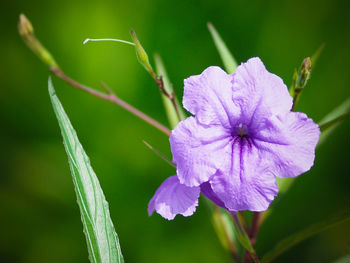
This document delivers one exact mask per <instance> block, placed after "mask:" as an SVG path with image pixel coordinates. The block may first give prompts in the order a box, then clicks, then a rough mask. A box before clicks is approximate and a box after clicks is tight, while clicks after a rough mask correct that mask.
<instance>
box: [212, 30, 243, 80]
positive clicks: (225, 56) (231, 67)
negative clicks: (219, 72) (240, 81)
mask: <svg viewBox="0 0 350 263" xmlns="http://www.w3.org/2000/svg"><path fill="white" fill-rule="evenodd" d="M208 29H209V31H210V34H211V36H212V37H213V40H214V43H215V46H216V48H217V50H218V51H219V54H220V57H221V59H222V62H223V63H224V66H225V69H226V72H227V73H229V74H231V73H233V72H235V70H236V68H237V62H236V60H235V59H234V57H233V56H232V54H231V52H230V50H229V49H228V48H227V46H226V44H225V42H224V41H223V40H222V38H221V37H220V35H219V33H218V32H217V31H216V29H215V27H214V26H213V25H212V24H211V23H208Z"/></svg>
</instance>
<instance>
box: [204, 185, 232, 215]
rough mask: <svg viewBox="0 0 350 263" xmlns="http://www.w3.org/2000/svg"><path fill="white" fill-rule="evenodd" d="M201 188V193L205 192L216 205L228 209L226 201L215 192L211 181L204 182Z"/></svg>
mask: <svg viewBox="0 0 350 263" xmlns="http://www.w3.org/2000/svg"><path fill="white" fill-rule="evenodd" d="M200 188H201V194H203V195H204V196H205V197H206V198H208V199H209V200H211V201H212V202H214V203H215V204H216V205H218V206H220V207H222V208H225V209H227V208H226V206H225V204H224V202H223V201H222V200H221V199H220V198H219V197H218V196H217V195H216V194H215V193H214V191H213V189H212V188H211V185H210V183H209V182H205V183H202V184H201V185H200Z"/></svg>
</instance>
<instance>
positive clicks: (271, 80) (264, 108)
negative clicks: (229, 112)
mask: <svg viewBox="0 0 350 263" xmlns="http://www.w3.org/2000/svg"><path fill="white" fill-rule="evenodd" d="M232 83H233V97H232V99H233V102H234V104H235V105H237V106H238V107H239V108H240V111H241V116H240V118H241V122H243V123H244V124H246V125H253V127H250V128H253V129H254V126H255V125H258V124H259V121H260V120H261V119H263V118H268V117H269V116H271V115H276V114H285V113H286V112H288V111H290V109H291V107H292V103H293V99H292V97H291V96H290V94H289V92H288V89H287V87H286V85H285V84H284V83H283V81H282V79H281V78H280V77H278V76H276V75H274V74H272V73H270V72H268V71H267V70H266V68H265V66H264V64H263V63H262V62H261V60H260V59H259V58H257V57H256V58H251V59H249V60H248V61H247V62H246V63H242V64H241V65H240V66H239V67H238V68H237V70H236V72H235V73H234V74H233V81H232Z"/></svg>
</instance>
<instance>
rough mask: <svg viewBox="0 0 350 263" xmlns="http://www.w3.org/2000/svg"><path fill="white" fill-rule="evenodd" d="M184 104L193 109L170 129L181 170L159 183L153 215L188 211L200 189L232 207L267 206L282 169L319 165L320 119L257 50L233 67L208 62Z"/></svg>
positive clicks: (188, 83)
mask: <svg viewBox="0 0 350 263" xmlns="http://www.w3.org/2000/svg"><path fill="white" fill-rule="evenodd" d="M183 105H184V107H185V108H186V109H187V110H188V111H189V112H190V113H192V114H194V115H195V117H189V118H187V119H186V120H184V121H181V122H180V123H179V124H178V125H177V126H176V128H175V129H174V130H173V131H172V133H171V136H170V144H171V151H172V154H173V160H174V163H175V164H176V166H177V175H176V176H172V177H169V178H168V179H167V180H165V182H164V183H163V184H162V185H161V186H160V187H159V189H158V190H157V191H156V193H155V195H154V196H153V198H152V200H151V201H150V203H149V209H148V213H149V214H150V215H151V214H152V213H153V211H154V210H156V211H157V212H158V213H159V214H160V215H162V216H163V217H165V218H167V219H173V218H174V217H175V215H176V214H182V215H184V216H190V215H192V214H193V213H194V211H195V208H196V206H197V204H198V197H199V193H202V194H203V195H205V196H206V197H207V198H209V199H210V200H212V201H213V202H214V203H216V204H217V205H219V206H221V207H224V208H226V209H227V210H230V211H241V210H250V211H265V210H266V209H267V208H268V207H269V204H270V203H271V202H272V200H273V199H274V197H275V196H276V195H277V192H278V188H277V185H276V176H278V177H295V176H298V175H300V174H302V173H304V172H306V171H308V170H309V169H310V168H311V166H312V165H313V162H314V158H315V147H316V144H317V142H318V139H319V136H320V130H319V128H318V125H317V124H315V123H314V122H313V121H312V120H311V119H309V118H308V117H307V116H306V115H305V114H304V113H299V112H292V111H291V107H292V98H291V96H290V95H289V92H288V89H287V87H286V86H285V85H284V83H283V81H282V79H281V78H279V77H278V76H276V75H274V74H272V73H270V72H268V71H267V70H266V68H265V66H264V64H263V63H262V62H261V60H260V59H259V58H251V59H249V60H248V61H247V62H246V63H242V64H241V65H240V66H239V67H238V68H237V70H236V72H235V73H233V74H227V73H226V72H224V71H223V70H221V69H220V68H219V67H209V68H207V69H206V70H205V71H204V72H203V73H202V74H200V75H197V76H192V77H189V78H188V79H186V80H185V87H184V97H183Z"/></svg>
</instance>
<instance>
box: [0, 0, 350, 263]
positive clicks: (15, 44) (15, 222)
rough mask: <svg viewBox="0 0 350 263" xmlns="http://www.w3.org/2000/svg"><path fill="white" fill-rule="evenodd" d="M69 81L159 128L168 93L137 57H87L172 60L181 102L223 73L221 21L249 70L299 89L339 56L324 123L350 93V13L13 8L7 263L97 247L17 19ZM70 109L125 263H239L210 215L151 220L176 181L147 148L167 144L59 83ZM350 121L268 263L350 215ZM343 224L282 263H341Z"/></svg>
mask: <svg viewBox="0 0 350 263" xmlns="http://www.w3.org/2000/svg"><path fill="white" fill-rule="evenodd" d="M21 12H23V13H25V14H26V15H27V16H28V18H29V19H30V20H31V21H32V23H33V25H34V27H35V31H36V34H37V36H38V38H39V39H41V41H42V43H43V44H44V45H45V46H46V47H47V48H48V49H49V50H50V51H51V53H52V54H53V55H54V57H55V58H56V60H57V62H58V63H59V65H61V67H62V68H63V70H65V71H66V72H67V73H68V74H69V75H70V76H72V77H73V78H75V79H77V80H78V81H81V82H83V83H85V84H87V85H91V86H93V87H98V86H99V81H100V80H104V81H105V82H106V83H108V84H109V85H110V86H111V87H113V90H114V91H115V92H116V93H117V94H118V95H119V96H120V97H121V98H123V99H124V100H126V101H128V102H130V103H131V104H133V105H134V106H136V107H138V108H139V109H141V110H142V111H144V112H145V113H147V114H149V115H151V116H153V117H154V118H156V119H157V120H159V121H160V122H162V123H164V124H167V120H166V117H165V114H164V111H163V106H162V104H161V101H160V95H159V92H158V90H157V88H156V86H155V85H154V83H153V81H152V79H151V78H150V77H149V76H148V75H147V73H146V72H145V71H144V69H143V68H142V67H141V66H140V65H139V64H138V62H137V59H136V56H135V52H134V50H133V48H132V47H130V46H127V45H123V44H116V43H112V42H111V43H88V44H87V45H85V46H83V45H82V41H83V40H84V39H85V38H86V37H114V38H121V39H126V40H130V35H129V30H130V29H131V28H133V29H135V31H136V32H137V33H138V37H139V39H140V40H141V41H142V43H143V45H144V47H145V48H146V50H147V51H148V52H149V53H150V54H152V53H154V52H159V53H160V54H161V56H162V58H163V60H164V62H165V65H166V67H167V70H168V73H169V76H170V79H171V81H172V82H173V84H174V87H175V89H176V91H177V93H178V96H179V97H180V98H181V96H182V88H183V79H184V78H186V77H188V76H190V75H194V74H199V73H200V72H202V71H203V70H204V69H205V68H206V67H208V66H210V65H220V66H222V64H221V61H220V58H219V56H218V54H217V52H216V49H215V47H214V44H213V42H212V40H211V37H210V35H209V33H208V30H207V27H206V23H207V22H208V21H211V22H212V23H213V24H214V25H215V26H216V28H217V29H218V31H219V32H220V33H221V35H222V37H223V38H224V39H225V41H226V43H227V45H228V46H229V48H230V49H231V51H232V52H233V53H234V55H235V57H236V58H237V60H238V61H239V62H242V61H246V60H247V59H248V58H250V57H253V56H259V57H261V58H262V60H263V61H264V63H265V65H266V67H267V69H268V70H269V71H271V72H273V73H276V74H278V75H279V76H281V77H282V78H283V79H284V81H285V83H286V84H287V85H289V84H290V82H291V77H292V73H293V70H294V68H295V67H298V66H299V65H300V63H301V61H302V59H303V58H304V57H306V56H310V55H311V54H312V53H313V52H314V51H315V50H316V49H317V48H318V47H319V46H320V45H321V43H323V42H324V43H326V48H325V50H324V52H323V54H322V55H321V57H320V59H319V61H318V64H317V66H316V68H315V70H314V72H313V75H312V78H311V80H310V82H309V85H308V86H307V89H306V90H305V92H304V94H303V96H302V98H301V100H300V103H299V105H298V108H297V110H300V111H304V112H306V113H307V114H308V115H309V116H311V117H312V118H313V119H314V120H316V121H318V120H320V119H321V118H322V117H323V116H324V115H325V114H327V113H328V112H329V111H330V110H331V109H333V108H334V107H336V106H337V105H338V104H340V103H341V102H342V101H343V100H344V99H345V98H346V97H348V96H349V94H350V92H349V89H350V84H349V83H350V74H349V69H350V52H349V46H350V16H349V14H348V13H349V4H348V1H346V0H343V1H341V0H317V1H316V0H311V1H304V0H294V1H281V0H251V1H243V0H231V1H190V0H177V1H164V0H150V1H142V0H130V1H125V0H123V1H118V0H114V1H112V0H102V1H92V0H84V1H83V0H77V1H68V0H60V1H58V0H54V1H39V0H31V1H24V0H23V1H21V0H13V1H1V3H0V30H1V31H0V32H1V41H0V87H1V90H0V125H1V126H0V127H1V129H0V167H1V175H0V209H1V210H0V262H10V263H11V262H21V263H32V262H88V255H87V249H86V244H85V238H84V236H83V232H82V224H81V222H80V215H79V210H78V206H77V204H76V198H75V194H74V190H73V184H72V180H71V175H70V171H69V167H68V163H67V157H66V155H65V151H64V148H63V145H62V139H61V136H60V132H59V128H58V124H57V122H56V118H55V116H54V113H53V110H52V107H51V104H50V101H49V96H48V91H47V79H48V70H47V69H46V68H45V66H44V65H43V64H42V63H41V62H40V61H39V60H38V59H37V58H36V57H35V56H34V55H33V54H32V52H31V51H29V50H28V49H27V47H26V46H25V45H24V44H23V42H22V40H21V39H20V37H19V36H18V34H17V20H18V15H19V14H20V13H21ZM53 81H54V85H55V88H56V92H57V94H58V96H59V98H60V99H61V101H62V104H63V106H64V107H65V109H66V112H67V113H68V115H69V117H70V119H71V121H72V124H73V126H74V127H75V128H76V130H77V133H78V135H79V138H80V141H81V142H82V144H83V146H84V147H85V150H86V152H87V154H88V155H89V156H90V158H91V161H92V165H93V167H94V169H95V171H96V173H97V175H98V176H99V179H100V183H101V185H102V187H103V189H104V192H105V195H106V198H107V200H108V201H109V204H110V210H111V216H112V219H113V221H114V224H115V227H116V229H117V232H118V234H119V237H120V241H121V246H122V250H123V254H124V256H125V259H126V262H129V263H132V262H154V263H157V262H169V263H171V262H229V261H230V257H229V256H228V255H227V254H226V252H225V251H224V249H222V248H221V246H220V244H219V243H218V240H217V237H216V235H215V233H214V230H213V229H212V226H211V224H210V222H209V220H208V216H209V213H208V211H207V209H206V207H205V205H204V204H203V202H202V203H200V206H199V207H198V209H197V212H196V213H195V214H194V215H193V216H192V217H190V218H184V217H182V216H178V217H176V219H175V220H173V221H170V222H169V221H167V220H165V219H163V218H161V217H160V216H159V215H156V214H154V215H153V216H152V217H148V215H147V212H146V208H147V204H148V201H149V199H150V198H151V197H152V195H153V193H154V191H155V190H156V188H157V187H158V186H159V185H160V183H161V182H162V181H163V180H164V179H165V178H166V177H168V176H170V175H173V174H174V170H173V169H172V168H171V167H169V166H168V165H167V164H166V163H165V162H163V161H162V160H161V159H159V158H158V157H157V156H156V155H155V154H154V153H152V152H151V151H150V150H148V149H147V148H146V147H145V146H144V145H143V144H142V140H146V141H147V142H149V143H150V144H152V145H153V146H154V147H156V148H157V149H159V150H160V151H162V152H164V153H165V154H166V155H167V156H168V157H169V158H170V157H171V156H170V149H169V143H168V139H167V137H166V136H165V135H163V134H162V133H160V132H158V131H157V130H155V129H154V128H152V127H150V126H148V125H147V124H145V123H143V122H142V121H140V120H139V119H137V118H136V117H133V116H131V115H130V114H129V113H127V112H125V111H124V110H122V109H120V108H118V107H116V106H115V105H112V104H109V103H107V102H104V101H100V100H99V99H97V98H94V97H92V96H90V95H88V94H85V93H83V92H81V91H78V90H75V89H73V88H71V87H70V86H68V85H67V84H65V83H64V82H63V81H61V80H59V79H57V78H54V79H53ZM349 131H350V121H349V120H346V121H345V122H344V123H343V124H342V125H341V127H340V128H338V129H337V130H336V132H335V133H334V134H333V135H332V136H331V137H330V138H329V139H328V141H327V142H326V143H325V144H324V145H322V147H320V148H318V150H317V156H316V162H315V166H314V167H313V168H312V170H311V171H310V172H308V173H307V174H305V175H302V176H300V177H299V178H298V179H297V181H296V183H295V184H294V185H293V187H292V188H291V190H290V192H289V193H288V194H287V195H286V196H285V197H284V198H283V199H282V200H281V201H280V202H279V204H278V205H277V206H276V209H275V211H274V213H273V214H272V215H271V216H270V218H269V219H268V220H267V221H266V222H265V224H264V225H263V226H262V229H261V232H260V236H259V239H258V243H257V250H258V253H259V254H263V253H264V252H266V251H268V250H269V249H270V248H271V247H272V246H273V245H274V244H275V243H276V241H277V240H279V239H280V238H282V237H285V236H287V235H289V234H291V233H293V231H296V230H299V229H301V228H303V227H305V226H307V225H309V224H311V223H312V222H315V221H317V220H320V219H324V218H327V217H329V216H331V215H333V214H335V213H337V212H339V211H341V210H343V209H345V208H349V204H350V192H349V189H350V173H349V161H350V151H349V148H350V137H349V134H350V133H349ZM349 246H350V224H349V222H348V223H344V224H341V225H339V226H337V227H335V228H332V229H330V230H328V231H326V232H323V233H322V234H319V235H316V236H315V237H313V238H310V239H308V240H307V241H305V242H303V243H301V244H300V245H297V246H296V247H294V248H293V249H291V250H289V251H288V252H287V253H285V254H284V255H282V256H281V257H279V258H278V259H277V260H276V262H332V261H334V260H335V259H337V258H339V257H341V256H344V255H346V254H348V253H349Z"/></svg>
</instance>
